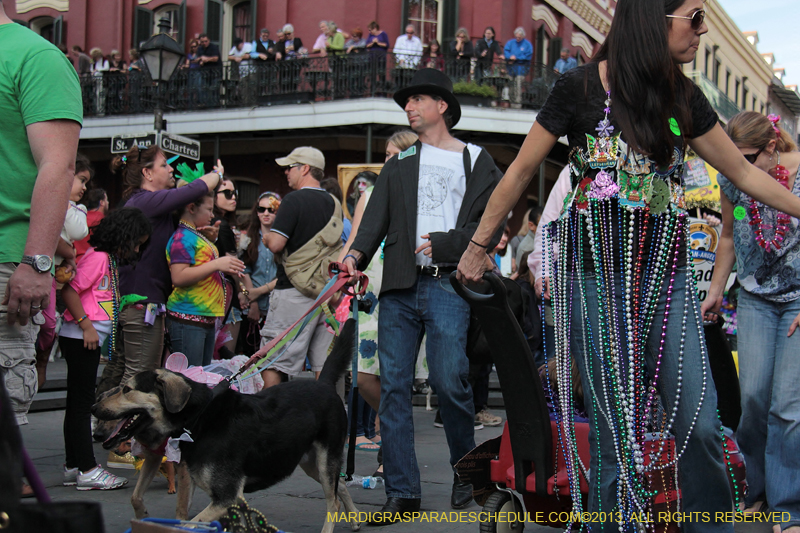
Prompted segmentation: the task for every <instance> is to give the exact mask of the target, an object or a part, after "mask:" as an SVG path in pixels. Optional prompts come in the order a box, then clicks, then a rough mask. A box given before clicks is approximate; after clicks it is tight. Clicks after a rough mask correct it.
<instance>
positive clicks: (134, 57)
mask: <svg viewBox="0 0 800 533" xmlns="http://www.w3.org/2000/svg"><path fill="white" fill-rule="evenodd" d="M128 55H129V56H130V58H131V64H130V65H128V71H131V70H142V59H141V56H140V54H139V50H137V49H136V48H131V49H130V50H128Z"/></svg>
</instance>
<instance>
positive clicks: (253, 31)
mask: <svg viewBox="0 0 800 533" xmlns="http://www.w3.org/2000/svg"><path fill="white" fill-rule="evenodd" d="M258 29H259V28H258V0H250V38H249V39H248V40H249V41H255V40H256V39H258Z"/></svg>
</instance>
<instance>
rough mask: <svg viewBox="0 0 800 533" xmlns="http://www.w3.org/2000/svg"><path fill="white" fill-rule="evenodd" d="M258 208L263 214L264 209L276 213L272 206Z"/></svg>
mask: <svg viewBox="0 0 800 533" xmlns="http://www.w3.org/2000/svg"><path fill="white" fill-rule="evenodd" d="M256 209H257V210H258V212H259V214H263V213H264V211H269V212H270V213H272V214H273V215H274V214H275V210H274V209H272V208H271V207H263V206H258V207H257V208H256Z"/></svg>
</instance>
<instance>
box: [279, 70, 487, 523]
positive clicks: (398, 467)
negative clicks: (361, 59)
mask: <svg viewBox="0 0 800 533" xmlns="http://www.w3.org/2000/svg"><path fill="white" fill-rule="evenodd" d="M394 99H395V101H396V102H397V104H398V105H400V107H402V108H403V109H404V110H405V112H406V116H407V117H408V123H409V125H410V126H411V129H412V130H414V132H415V133H417V135H419V141H417V142H416V143H415V144H414V145H412V146H411V147H410V148H409V149H408V150H406V151H404V152H401V153H399V154H398V155H397V156H395V157H393V158H392V159H390V160H389V161H388V162H387V163H386V164H385V165H384V167H383V170H381V174H380V176H379V177H378V180H377V181H376V182H375V189H374V190H373V192H372V196H371V197H370V200H369V203H368V204H367V208H366V211H365V212H364V217H363V219H362V221H361V224H360V226H359V228H358V234H357V235H356V238H355V240H354V241H353V245H352V247H351V249H350V251H349V254H348V255H347V256H346V257H345V259H344V263H345V265H346V266H347V268H348V271H353V270H355V268H356V266H357V265H361V266H362V267H364V266H366V265H367V264H368V263H369V261H370V259H371V258H372V256H373V255H374V254H375V253H376V252H377V251H378V248H382V250H383V251H382V253H383V257H384V262H383V282H382V285H381V294H380V313H381V319H380V321H379V322H378V356H379V358H380V365H381V376H380V378H381V403H380V413H379V414H380V418H381V436H382V438H383V461H384V463H383V465H384V477H385V479H386V496H387V501H386V503H385V504H384V506H383V508H382V509H381V513H380V514H378V515H376V516H380V517H383V518H384V521H383V522H384V523H385V522H390V521H392V520H391V518H389V519H386V517H389V516H397V514H398V513H400V514H402V513H405V512H415V511H419V509H420V498H421V483H420V475H419V467H418V465H417V458H416V455H415V453H414V420H413V411H412V405H411V392H410V391H411V388H412V386H413V383H414V360H415V359H416V355H417V349H418V347H419V344H420V342H421V340H422V336H423V333H427V335H428V337H427V339H428V340H427V344H426V349H427V354H428V368H429V370H430V376H429V380H430V383H431V385H432V386H433V388H434V389H435V390H436V394H437V396H438V398H439V409H440V412H441V415H442V420H443V422H444V431H445V435H446V436H447V444H448V446H449V447H450V464H451V465H453V466H455V464H456V462H457V461H458V460H459V459H461V458H462V457H463V456H464V455H466V454H467V453H468V452H469V451H471V450H472V448H474V447H475V435H474V420H475V411H474V407H473V402H472V390H471V389H470V387H469V383H468V381H467V374H468V371H469V361H468V360H467V355H466V345H467V328H468V326H469V305H468V304H467V302H465V301H464V300H462V299H461V298H459V297H458V296H457V295H456V294H455V293H454V292H451V291H448V290H446V289H445V287H444V286H445V285H448V283H449V282H448V275H449V274H450V272H452V271H453V270H455V268H456V265H457V263H458V261H459V259H460V258H461V254H462V253H463V252H464V250H466V248H467V245H468V244H469V240H470V237H471V236H472V233H473V232H474V230H475V228H476V227H477V225H478V222H479V221H480V217H481V215H482V214H483V210H484V209H485V208H486V202H487V201H488V200H489V196H490V195H491V193H492V190H494V187H495V185H497V183H498V182H499V181H500V178H501V177H502V173H501V172H500V170H499V169H498V168H497V167H496V166H495V164H494V161H493V160H492V157H491V156H490V155H489V153H488V152H487V151H486V150H484V149H483V148H481V147H480V146H475V145H473V144H465V143H463V142H461V141H459V140H458V139H456V138H455V137H453V136H452V134H451V133H450V130H451V128H452V127H453V126H455V125H456V124H457V123H458V121H459V119H460V118H461V107H460V106H459V104H458V100H456V98H455V97H454V96H453V84H452V82H451V81H450V78H448V77H447V76H446V75H445V74H444V73H442V72H440V71H438V70H435V69H430V68H428V69H421V70H418V71H417V72H416V73H415V74H414V77H413V78H412V80H411V84H410V86H409V87H405V88H403V89H401V90H399V91H396V92H395V93H394ZM281 209H283V206H282V205H281ZM501 234H502V233H501V232H498V234H497V235H495V238H494V239H493V240H492V242H491V243H490V248H489V249H492V248H494V245H495V244H496V243H497V242H499V240H500V236H501ZM381 243H383V244H381ZM270 311H271V309H270ZM471 502H472V486H471V485H469V484H467V483H462V482H461V481H460V480H459V479H458V477H457V476H456V477H455V478H454V482H453V491H452V494H451V498H450V505H451V506H452V507H453V508H454V509H462V508H464V507H467V506H468V505H470V504H471ZM387 513H388V514H387ZM380 523H381V520H380V519H379V518H378V519H374V520H373V522H370V524H369V525H379V524H380Z"/></svg>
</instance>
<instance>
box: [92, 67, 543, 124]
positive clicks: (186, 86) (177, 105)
mask: <svg viewBox="0 0 800 533" xmlns="http://www.w3.org/2000/svg"><path fill="white" fill-rule="evenodd" d="M422 59H423V58H416V57H412V58H408V57H403V56H402V55H399V54H398V55H397V56H395V55H394V54H387V55H386V56H385V57H383V58H375V57H371V56H368V55H341V56H329V57H325V58H320V57H315V58H303V59H295V60H291V61H278V62H255V61H251V62H249V64H246V63H245V62H242V63H234V62H231V63H227V62H226V63H221V64H220V65H219V66H218V67H215V68H187V69H181V70H179V71H178V72H177V73H176V74H175V76H173V78H172V80H170V82H169V83H167V84H162V85H161V86H156V85H155V84H153V82H152V81H151V80H150V78H149V76H148V74H147V73H146V72H145V71H138V70H133V71H130V72H127V73H111V72H106V73H103V75H102V76H100V75H91V76H84V77H83V78H82V79H81V87H82V90H83V108H84V115H85V116H87V117H91V116H104V115H127V114H135V113H152V112H153V110H154V108H155V105H156V103H157V101H159V100H160V103H161V107H162V108H163V109H164V110H166V111H193V110H209V109H219V108H235V107H254V106H267V105H277V104H290V103H304V102H314V101H327V100H340V99H352V98H364V97H371V96H378V97H391V96H392V94H393V93H394V92H395V91H396V90H398V89H400V88H402V87H405V86H407V85H408V84H409V82H410V81H411V78H412V76H413V75H414V72H415V71H416V70H417V69H418V68H421V67H422V66H429V65H430V66H434V67H436V68H440V70H443V71H444V72H445V73H447V74H448V76H450V77H451V79H453V81H454V82H457V81H463V82H466V83H467V85H466V86H464V85H463V84H460V85H461V86H462V87H466V89H467V92H468V93H472V92H480V91H476V90H475V88H476V87H480V86H484V87H485V86H488V87H493V88H494V91H493V92H494V96H492V97H489V98H490V99H493V100H495V101H497V102H504V101H507V102H509V104H516V105H515V107H527V108H540V107H541V106H542V105H543V104H544V101H545V100H546V99H547V95H548V94H549V93H550V89H551V88H552V86H553V83H555V80H556V79H557V78H558V74H557V73H555V72H554V71H553V70H552V69H550V68H549V67H547V66H546V65H541V64H531V63H520V64H509V63H507V62H506V61H504V60H499V61H495V62H493V63H492V62H488V63H486V62H477V61H476V60H474V59H473V60H472V61H464V62H462V61H459V60H455V59H453V60H444V59H443V58H442V59H434V60H433V61H427V60H426V61H425V64H424V65H423V61H422Z"/></svg>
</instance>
